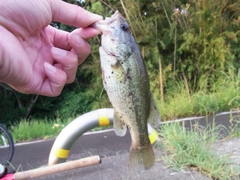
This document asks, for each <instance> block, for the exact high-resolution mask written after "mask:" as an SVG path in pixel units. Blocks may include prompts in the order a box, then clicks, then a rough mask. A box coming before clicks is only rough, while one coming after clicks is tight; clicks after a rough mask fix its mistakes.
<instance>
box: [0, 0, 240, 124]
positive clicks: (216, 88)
mask: <svg viewBox="0 0 240 180" xmlns="http://www.w3.org/2000/svg"><path fill="white" fill-rule="evenodd" d="M65 1H68V2H69V3H74V4H76V5H79V6H82V7H83V8H85V9H87V10H89V11H91V12H94V13H98V14H101V15H103V16H104V17H106V16H110V15H112V14H113V12H114V10H116V9H118V10H119V11H120V12H121V13H122V15H123V16H124V17H126V19H127V21H128V22H129V25H130V27H131V29H132V32H133V35H134V36H135V38H136V41H137V43H138V44H139V47H140V50H141V52H142V55H143V57H144V60H145V63H146V65H147V69H148V72H149V76H150V83H151V89H152V91H153V94H154V96H155V99H156V100H157V102H158V105H159V108H160V111H161V114H162V119H163V120H168V119H174V118H177V117H183V116H192V115H194V116H195V115H205V114H212V113H214V112H215V113H216V112H219V111H225V110H230V109H237V108H239V101H240V100H239V77H240V75H239V73H240V72H239V68H240V61H239V59H240V50H239V39H240V37H239V35H240V2H239V1H238V0H230V1H229V0H219V1H215V0H201V1H196V0H171V1H167V0H162V1H159V2H158V1H150V2H149V1H148V0H134V1H133V0H124V1H123V0H120V1H117V0H111V1H109V0H101V1H96V0H90V1H80V2H79V1H75V0H65ZM53 24H54V23H53ZM57 26H58V27H59V28H61V29H64V30H67V31H72V30H73V29H74V27H70V26H66V25H64V24H61V23H58V24H57ZM99 41H100V39H99V37H96V38H94V39H92V40H91V42H90V43H91V46H92V52H91V55H90V56H89V57H88V58H87V60H86V61H85V62H84V63H83V64H82V65H81V66H80V67H79V69H78V72H77V76H76V79H75V81H74V83H72V84H70V85H67V86H66V87H65V88H64V90H63V92H62V94H61V95H60V96H59V97H54V98H50V97H43V96H36V95H24V94H21V93H18V92H16V91H15V90H13V89H12V88H10V87H8V86H6V85H4V84H2V83H0V99H1V101H0V122H1V123H4V124H6V125H7V126H11V125H13V124H16V123H20V122H21V121H22V119H25V120H26V121H28V122H31V121H34V119H39V120H40V119H42V120H46V121H51V120H52V119H61V120H63V121H64V120H65V119H66V118H69V117H72V119H73V118H74V117H76V116H79V115H80V114H83V113H85V112H88V111H90V110H93V109H97V108H101V107H111V106H110V103H109V101H108V98H107V95H106V93H105V91H104V90H103V86H102V79H101V76H100V74H101V70H100V66H99V53H98V48H99Z"/></svg>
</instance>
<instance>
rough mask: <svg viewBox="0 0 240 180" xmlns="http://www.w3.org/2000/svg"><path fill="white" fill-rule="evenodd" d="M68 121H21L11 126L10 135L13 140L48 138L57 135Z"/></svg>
mask: <svg viewBox="0 0 240 180" xmlns="http://www.w3.org/2000/svg"><path fill="white" fill-rule="evenodd" d="M67 124H68V122H65V123H62V122H60V121H50V122H49V121H44V120H34V121H31V122H27V121H24V120H23V121H21V122H20V123H19V124H18V125H16V126H13V127H12V131H11V133H12V136H13V139H14V141H15V142H22V141H30V140H36V139H48V138H51V137H55V136H57V135H58V134H59V133H60V131H61V130H62V128H63V127H64V126H66V125H67Z"/></svg>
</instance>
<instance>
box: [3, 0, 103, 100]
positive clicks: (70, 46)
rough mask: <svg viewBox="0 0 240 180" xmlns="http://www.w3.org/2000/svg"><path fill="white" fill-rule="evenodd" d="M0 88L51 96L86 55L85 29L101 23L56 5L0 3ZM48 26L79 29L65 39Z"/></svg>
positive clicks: (89, 32)
mask: <svg viewBox="0 0 240 180" xmlns="http://www.w3.org/2000/svg"><path fill="white" fill-rule="evenodd" d="M0 9H1V11H0V82H3V83H7V84H9V85H10V86H11V87H13V88H14V89H16V90H17V91H20V92H23V93H28V94H40V95H45V96H57V95H59V94H60V93H61V91H62V89H63V87H64V85H65V84H66V83H71V82H73V81H74V79H75V74H76V71H77V67H78V65H80V64H81V63H82V62H83V60H84V59H85V58H86V57H87V56H88V55H89V53H90V51H91V47H90V45H89V44H88V42H87V40H88V39H90V38H92V37H93V36H96V35H97V34H99V33H100V32H99V31H98V30H96V29H93V28H90V27H88V26H89V25H90V24H92V23H94V22H96V21H99V20H101V19H102V17H101V16H99V15H96V14H92V13H90V12H88V11H86V10H84V9H82V8H80V7H78V6H75V5H71V4H68V3H65V2H63V1H61V0H35V1H30V0H21V1H15V0H1V1H0ZM52 21H57V22H61V23H64V24H68V25H73V26H76V27H81V28H79V29H76V30H74V31H73V32H71V33H68V32H65V31H62V30H58V29H56V28H54V27H51V26H49V24H50V23H51V22H52Z"/></svg>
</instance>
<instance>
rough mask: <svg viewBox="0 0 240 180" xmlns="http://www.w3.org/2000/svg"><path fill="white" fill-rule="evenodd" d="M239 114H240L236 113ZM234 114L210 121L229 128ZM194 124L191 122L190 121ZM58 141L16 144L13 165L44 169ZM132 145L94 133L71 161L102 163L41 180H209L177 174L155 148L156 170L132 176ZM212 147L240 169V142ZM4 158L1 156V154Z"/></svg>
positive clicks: (81, 140)
mask: <svg viewBox="0 0 240 180" xmlns="http://www.w3.org/2000/svg"><path fill="white" fill-rule="evenodd" d="M236 115H239V113H236ZM230 118H231V116H230V114H227V113H226V114H222V115H219V116H218V117H215V118H212V119H211V117H210V118H208V120H207V122H208V123H211V122H212V121H213V119H214V121H216V122H217V123H219V124H225V125H226V126H227V125H228V122H229V119H230ZM181 121H185V123H186V126H188V124H191V125H192V124H194V123H200V124H201V123H204V122H206V119H204V118H197V120H196V121H193V120H192V119H191V120H190V119H185V120H181ZM190 121H191V122H190ZM54 140H55V139H50V140H45V141H37V142H32V143H24V144H18V145H16V150H15V155H14V158H13V161H12V163H13V165H14V166H15V167H18V166H19V165H21V168H22V169H21V170H22V171H25V170H29V169H34V168H40V167H41V166H44V165H46V164H47V162H48V156H49V152H50V149H51V147H52V145H53V142H54ZM130 145H131V140H130V135H129V133H128V134H127V135H126V136H124V137H118V136H116V135H115V133H114V131H113V130H107V131H103V132H98V133H91V134H87V135H83V136H81V137H80V138H79V139H78V140H77V141H76V142H75V143H74V145H73V147H72V148H71V151H70V155H69V158H68V161H71V160H76V159H80V158H84V157H89V156H92V155H100V156H101V157H102V163H101V164H99V165H94V166H91V167H84V168H80V169H75V170H71V171H67V172H62V173H59V174H53V175H48V176H44V177H41V178H37V179H39V180H53V179H54V180H55V179H57V180H74V179H81V180H110V179H111V180H121V179H124V180H138V179H139V180H156V179H160V180H193V179H196V180H209V179H210V178H208V177H206V176H205V175H203V174H201V173H199V172H196V171H191V170H181V171H176V170H174V169H172V168H170V167H169V166H168V165H167V164H166V163H165V162H164V161H162V157H163V153H162V152H161V150H159V149H156V148H155V154H156V162H155V165H154V167H153V168H151V169H149V170H146V171H142V172H138V173H131V172H129V170H128V155H129V148H130ZM211 148H212V149H213V151H214V152H216V154H218V155H224V156H226V155H227V156H229V158H230V159H231V160H232V161H231V162H232V163H233V164H235V165H236V166H239V162H240V158H239V157H240V139H238V138H234V139H228V140H224V141H219V142H217V143H216V144H214V145H212V146H211ZM0 158H1V154H0Z"/></svg>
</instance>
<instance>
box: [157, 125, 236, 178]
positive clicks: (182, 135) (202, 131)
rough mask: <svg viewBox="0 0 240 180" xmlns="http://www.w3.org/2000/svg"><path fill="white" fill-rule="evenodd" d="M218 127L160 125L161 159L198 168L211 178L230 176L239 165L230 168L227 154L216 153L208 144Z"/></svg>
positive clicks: (215, 134) (215, 138)
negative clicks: (163, 155)
mask: <svg viewBox="0 0 240 180" xmlns="http://www.w3.org/2000/svg"><path fill="white" fill-rule="evenodd" d="M220 130H221V127H216V126H213V127H210V126H209V127H205V128H203V127H200V126H195V127H194V128H192V129H189V130H188V129H186V128H185V127H184V126H183V124H180V123H171V124H163V125H162V126H161V131H160V135H161V136H163V138H162V140H161V142H162V148H163V150H164V152H165V153H166V156H165V157H164V160H165V161H167V163H168V164H169V165H170V166H171V167H172V168H174V169H177V170H180V169H184V168H190V169H194V170H198V171H200V172H202V173H203V174H205V175H206V176H208V177H210V178H212V179H214V180H227V179H233V178H235V177H236V176H237V175H239V174H240V169H236V168H233V167H232V166H231V165H229V163H228V159H227V157H225V158H224V157H219V156H217V155H215V154H214V152H213V151H211V150H210V148H209V145H210V144H212V143H214V142H216V141H217V140H218V138H219V131H220Z"/></svg>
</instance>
